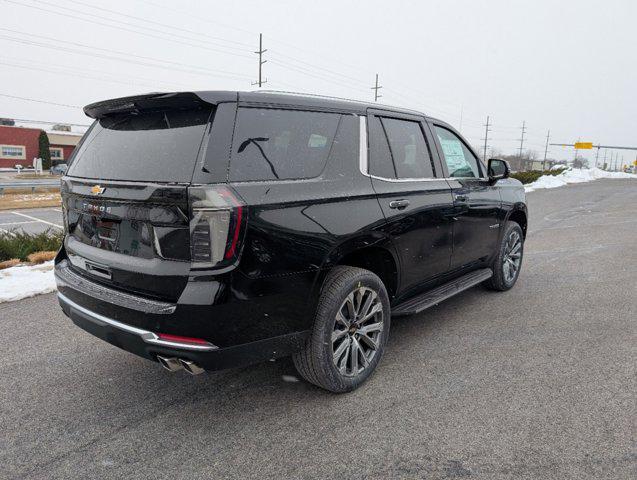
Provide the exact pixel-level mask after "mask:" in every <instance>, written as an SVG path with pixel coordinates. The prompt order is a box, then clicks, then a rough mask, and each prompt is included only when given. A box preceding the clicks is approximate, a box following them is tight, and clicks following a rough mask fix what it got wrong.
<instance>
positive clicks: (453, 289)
mask: <svg viewBox="0 0 637 480" xmlns="http://www.w3.org/2000/svg"><path fill="white" fill-rule="evenodd" d="M492 276H493V271H492V270H491V269H490V268H482V269H480V270H475V271H473V272H471V273H467V274H466V275H463V276H462V277H459V278H456V279H455V280H452V281H451V282H447V283H445V284H444V285H440V286H439V287H436V288H434V289H433V290H429V291H428V292H425V293H423V294H420V295H418V296H417V297H414V298H411V299H409V300H407V301H406V302H404V303H401V304H399V305H398V306H396V307H395V308H393V309H392V312H391V313H392V316H395V317H398V316H400V315H413V314H415V313H419V312H422V311H423V310H425V309H427V308H429V307H433V306H434V305H436V304H438V303H440V302H442V301H443V300H447V299H448V298H450V297H453V296H454V295H456V294H458V293H460V292H462V291H464V290H467V289H468V288H471V287H473V286H475V285H477V284H479V283H482V282H484V281H485V280H488V279H489V278H491V277H492Z"/></svg>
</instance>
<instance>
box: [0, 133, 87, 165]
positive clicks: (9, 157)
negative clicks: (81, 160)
mask: <svg viewBox="0 0 637 480" xmlns="http://www.w3.org/2000/svg"><path fill="white" fill-rule="evenodd" d="M43 131H44V130H40V129H39V128H26V127H14V126H6V125H0V168H13V167H15V166H16V165H22V166H25V167H31V166H33V159H34V158H36V157H38V155H39V151H40V148H39V138H40V133H41V132H43ZM45 133H46V134H47V136H48V137H49V144H50V151H51V161H52V162H54V163H59V162H65V161H66V160H68V158H69V156H70V155H71V153H72V152H73V149H74V148H75V146H76V145H77V143H78V142H79V141H80V138H82V134H80V133H74V132H68V131H58V130H52V131H49V132H45Z"/></svg>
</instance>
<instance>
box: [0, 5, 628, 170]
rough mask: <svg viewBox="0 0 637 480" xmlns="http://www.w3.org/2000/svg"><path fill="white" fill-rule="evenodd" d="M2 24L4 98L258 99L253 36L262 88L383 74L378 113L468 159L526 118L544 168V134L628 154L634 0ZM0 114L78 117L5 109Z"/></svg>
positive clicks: (362, 90)
mask: <svg viewBox="0 0 637 480" xmlns="http://www.w3.org/2000/svg"><path fill="white" fill-rule="evenodd" d="M0 18H2V19H3V21H2V22H1V24H0V68H1V70H2V74H1V75H0V95H13V96H19V97H25V98H31V99H37V100H45V101H49V102H54V103H60V104H65V105H72V106H73V105H76V106H83V105H85V104H87V103H90V102H93V101H96V100H102V99H106V98H111V97H117V96H125V95H132V94H137V93H143V92H149V91H175V90H197V89H199V90H202V89H207V90H216V89H232V90H235V89H238V90H252V89H255V88H256V87H254V86H252V85H251V82H254V81H256V78H257V56H256V55H255V54H254V53H252V52H254V51H255V50H257V46H258V34H259V32H262V33H263V37H264V48H267V49H268V51H267V52H266V53H265V55H264V58H265V59H267V60H268V63H266V64H265V65H264V77H265V78H267V81H268V83H267V84H266V85H265V86H264V87H263V88H270V89H277V90H293V91H301V92H311V93H318V94H323V95H334V96H342V97H348V98H355V99H363V100H373V91H372V90H371V88H370V87H372V86H373V82H374V75H375V73H378V74H379V76H380V84H381V85H382V86H383V89H382V90H381V94H382V95H383V98H382V99H381V101H382V102H383V103H387V104H392V105H401V106H408V107H411V108H415V109H419V110H421V111H423V112H425V113H427V114H429V115H432V116H437V117H439V118H443V119H444V120H447V121H448V122H450V123H452V124H453V125H454V126H456V127H457V128H461V130H462V133H463V134H464V135H465V136H467V137H468V138H469V140H470V141H471V142H472V143H473V144H474V145H476V146H477V145H480V144H481V140H480V139H481V138H482V137H483V136H484V127H483V126H482V125H483V124H484V121H485V119H486V116H487V115H490V117H491V122H492V123H493V127H492V132H490V135H491V137H492V140H490V142H489V144H490V145H491V146H493V147H494V148H496V149H497V150H499V151H501V152H503V153H514V152H515V151H516V149H517V148H518V147H519V140H518V141H516V140H515V139H519V138H520V127H521V124H522V121H523V120H525V121H526V125H527V128H528V131H527V139H528V141H527V142H525V149H526V148H530V149H533V150H536V151H537V152H538V154H539V155H540V156H542V155H543V153H544V142H545V138H546V134H547V130H548V129H550V130H551V140H552V141H555V142H561V143H562V142H563V143H569V142H573V141H576V140H577V139H581V140H582V141H592V142H594V143H601V144H611V145H632V146H637V2H636V1H634V0H623V1H620V0H615V1H613V0H611V1H604V2H601V1H600V2H593V1H582V0H570V1H566V0H562V1H560V2H556V1H538V0H535V1H532V2H531V1H528V0H527V1H504V0H498V1H475V0H474V1H470V0H466V1H451V0H445V1H395V0H394V1H378V0H374V1H369V0H367V1H357V2H354V1H345V0H340V1H331V0H330V1H328V0H323V1H312V2H309V1H291V0H288V1H276V0H270V1H267V2H265V1H244V0H234V1H224V2H220V1H206V2H196V1H194V0H182V1H180V2H175V1H163V0H129V1H121V0H112V1H109V2H103V1H100V2H98V1H95V0H41V1H33V0H0ZM16 39H18V41H16ZM65 42H66V43H65ZM68 42H71V43H68ZM461 112H462V124H460V119H461ZM0 116H5V117H12V118H25V119H37V120H51V121H61V122H75V123H87V120H88V119H86V117H84V115H83V113H82V111H81V109H79V108H72V107H65V106H54V105H48V104H42V103H35V102H29V101H24V100H18V99H12V98H8V97H6V96H0ZM636 153H637V152H635V151H631V152H624V157H625V161H626V162H628V161H629V160H630V159H634V158H635V155H636ZM620 155H621V154H620ZM572 156H573V152H572V150H567V149H562V148H559V147H550V150H549V157H555V158H572Z"/></svg>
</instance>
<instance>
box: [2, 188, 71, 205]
mask: <svg viewBox="0 0 637 480" xmlns="http://www.w3.org/2000/svg"><path fill="white" fill-rule="evenodd" d="M61 204H62V198H61V197H60V191H59V190H58V189H50V188H49V189H42V191H40V192H35V193H31V189H30V188H29V189H24V190H19V189H16V190H11V193H5V194H4V195H0V210H15V209H16V208H38V207H59V206H60V205H61Z"/></svg>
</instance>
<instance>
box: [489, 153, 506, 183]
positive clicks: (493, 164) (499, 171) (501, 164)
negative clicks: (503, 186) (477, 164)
mask: <svg viewBox="0 0 637 480" xmlns="http://www.w3.org/2000/svg"><path fill="white" fill-rule="evenodd" d="M488 170H489V180H490V181H491V182H492V183H495V182H497V181H498V180H501V179H503V178H509V175H510V174H511V167H509V162H507V161H506V160H499V159H497V158H490V159H489V167H488Z"/></svg>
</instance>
